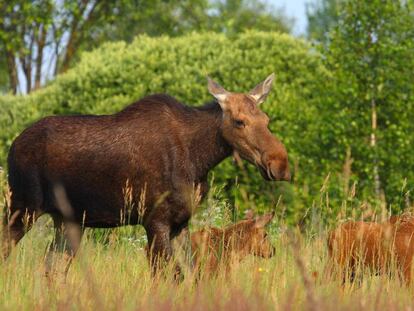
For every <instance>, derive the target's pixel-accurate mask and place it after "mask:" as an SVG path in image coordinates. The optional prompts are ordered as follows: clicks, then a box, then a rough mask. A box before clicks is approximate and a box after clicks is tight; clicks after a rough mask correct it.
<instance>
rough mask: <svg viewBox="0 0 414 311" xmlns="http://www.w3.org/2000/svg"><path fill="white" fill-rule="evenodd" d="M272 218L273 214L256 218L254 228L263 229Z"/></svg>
mask: <svg viewBox="0 0 414 311" xmlns="http://www.w3.org/2000/svg"><path fill="white" fill-rule="evenodd" d="M274 216H275V212H271V213H268V214H264V215H263V216H258V217H256V219H255V221H254V226H255V227H256V228H263V227H264V226H266V225H267V224H268V223H269V222H270V221H271V220H272V219H273V217H274Z"/></svg>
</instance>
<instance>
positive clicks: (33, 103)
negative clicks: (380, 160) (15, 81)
mask: <svg viewBox="0 0 414 311" xmlns="http://www.w3.org/2000/svg"><path fill="white" fill-rule="evenodd" d="M271 72H275V73H276V81H275V83H274V89H273V91H272V92H271V94H270V96H269V98H268V99H267V100H266V102H265V103H264V104H263V110H265V111H266V112H267V113H268V114H269V115H270V116H271V119H272V122H271V129H272V131H273V132H274V133H275V134H276V135H277V136H278V137H279V138H280V139H281V141H282V142H283V143H284V144H285V145H286V147H287V149H288V152H289V156H290V163H291V166H292V168H293V169H294V170H295V180H296V181H295V182H294V183H293V184H292V185H289V184H275V183H266V182H264V181H263V180H262V178H261V176H260V174H259V173H258V172H257V170H256V168H254V167H253V166H251V165H249V166H246V168H245V170H240V169H238V168H236V167H235V166H234V165H233V164H232V162H231V161H230V160H227V161H225V162H224V163H222V164H221V165H219V167H218V168H217V169H216V170H215V172H214V176H215V181H216V182H217V183H219V184H221V185H223V187H224V192H225V193H226V196H227V198H229V199H230V200H231V202H234V203H235V206H236V207H237V208H247V207H254V208H256V209H259V210H260V209H270V208H274V206H275V205H276V204H277V202H278V201H279V196H280V195H282V200H281V204H280V206H279V211H280V212H281V211H283V213H285V215H287V216H288V218H289V219H290V220H291V221H294V222H296V221H298V220H299V219H300V218H301V217H302V216H303V214H304V211H305V210H306V209H308V207H310V206H311V203H312V201H313V200H314V194H315V193H316V194H317V195H319V194H318V193H319V192H318V191H316V190H319V188H320V187H321V185H322V183H323V181H324V179H325V177H326V174H327V173H328V171H327V169H326V167H327V166H326V163H324V161H323V158H322V159H321V158H320V156H319V155H320V154H323V150H320V147H319V145H318V141H320V139H321V138H320V137H319V135H318V133H319V128H320V126H321V124H320V122H319V121H318V120H319V119H318V115H319V112H318V111H317V109H316V108H315V107H318V106H320V103H321V101H322V102H323V98H324V97H323V92H322V93H321V86H322V87H323V85H324V82H325V81H326V80H327V79H329V78H330V77H329V73H328V72H327V71H326V70H325V69H324V66H323V64H322V58H321V56H320V55H319V54H318V53H317V52H316V51H315V50H314V49H312V48H311V46H309V45H308V44H307V43H306V42H304V41H302V40H299V39H294V38H292V37H291V36H288V35H284V34H278V33H262V32H248V33H245V34H241V35H238V36H236V37H231V38H230V37H226V36H224V35H220V34H214V33H206V34H191V35H188V36H184V37H178V38H169V37H159V38H149V37H146V36H141V37H138V38H136V40H135V41H134V42H133V43H131V44H126V43H123V42H118V43H110V44H104V45H103V46H101V47H100V48H99V49H97V50H95V51H93V52H90V53H85V54H84V55H83V57H82V59H81V61H80V62H79V63H78V64H77V65H76V66H75V67H74V68H73V69H72V70H70V71H69V72H67V73H66V74H64V75H62V76H60V77H58V78H57V79H56V80H55V81H53V82H52V83H51V84H50V85H48V86H47V87H45V88H43V89H41V90H39V91H37V92H35V93H33V94H31V95H30V96H20V97H8V96H6V97H2V98H0V128H1V129H2V130H1V133H0V163H1V164H2V165H4V164H5V162H6V154H7V150H8V148H9V146H10V144H11V142H12V141H13V139H14V138H15V137H16V136H17V135H18V133H20V132H21V131H22V130H23V129H24V128H25V127H27V126H29V125H30V124H31V123H32V122H34V121H35V120H38V119H39V118H41V117H44V116H47V115H51V114H77V113H93V114H105V113H113V112H116V111H118V110H120V109H122V108H123V107H125V106H126V105H128V104H130V103H132V102H134V101H135V100H138V99H139V98H141V97H143V96H145V95H148V94H152V93H157V92H165V93H168V94H171V95H173V96H174V97H176V98H177V99H178V100H180V101H182V102H184V103H188V104H190V105H201V104H203V103H204V102H207V101H210V100H211V99H212V97H211V96H210V95H209V93H208V91H207V87H206V75H209V76H211V77H213V78H214V79H216V80H217V81H219V82H220V83H221V84H222V85H223V86H225V87H226V88H227V89H228V90H232V91H247V90H249V89H251V88H252V87H254V86H255V85H256V84H257V83H258V82H260V81H262V80H263V79H264V78H265V77H266V76H267V75H268V74H270V73H271ZM342 164H343V163H339V162H337V163H334V165H330V166H329V169H330V170H331V169H333V170H337V171H339V170H340V169H341V168H342ZM334 190H335V189H334ZM333 194H334V195H335V193H333ZM337 198H338V199H340V198H341V197H340V196H339V195H337ZM247 202H248V203H247ZM252 205H253V206H252Z"/></svg>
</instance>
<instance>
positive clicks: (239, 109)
mask: <svg viewBox="0 0 414 311" xmlns="http://www.w3.org/2000/svg"><path fill="white" fill-rule="evenodd" d="M273 79H274V74H271V75H270V76H268V77H267V78H266V79H265V80H264V81H263V82H261V83H259V84H258V85H257V86H256V87H255V88H253V89H252V90H251V91H250V92H248V93H232V92H229V91H227V90H225V89H224V88H223V87H222V86H220V85H219V84H218V83H217V82H215V81H213V80H211V79H210V78H208V89H209V91H210V93H211V94H212V95H213V96H214V97H215V98H216V100H217V101H218V103H219V105H220V107H221V109H222V110H223V119H222V124H221V131H222V135H223V137H224V139H225V140H226V141H227V143H228V144H229V145H230V146H231V147H232V148H233V151H235V152H237V153H238V154H239V155H240V156H241V157H242V158H243V159H245V160H247V161H248V162H250V163H252V164H254V165H256V166H257V167H258V168H259V170H260V173H261V175H262V176H263V178H264V179H266V180H285V181H289V180H290V171H289V164H288V155H287V151H286V148H285V146H284V145H283V144H282V143H281V142H280V141H279V140H278V139H277V138H276V137H275V136H273V135H272V133H271V132H270V130H269V127H268V126H269V117H268V116H267V115H266V114H265V113H264V112H263V111H261V110H260V107H259V106H260V104H261V103H263V102H264V101H265V99H266V97H267V95H268V94H269V92H270V89H271V86H272V82H273Z"/></svg>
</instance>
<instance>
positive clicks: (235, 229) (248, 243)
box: [183, 213, 275, 274]
mask: <svg viewBox="0 0 414 311" xmlns="http://www.w3.org/2000/svg"><path fill="white" fill-rule="evenodd" d="M273 217H274V213H269V214H265V215H263V216H257V217H255V218H253V217H248V218H247V219H245V220H242V221H240V222H238V223H236V224H234V225H231V226H228V227H226V228H224V229H220V228H214V227H209V228H204V229H202V230H199V231H196V232H193V233H191V261H192V265H193V268H194V271H195V272H197V273H202V272H203V273H206V274H211V273H216V272H217V271H218V270H219V267H220V265H222V266H223V267H224V268H225V269H226V271H228V270H229V269H230V265H231V263H232V262H234V261H241V260H242V259H243V258H244V257H246V256H247V255H255V256H260V257H263V258H270V257H272V256H273V255H274V253H275V249H274V247H273V245H272V244H271V243H270V240H269V238H268V236H267V233H266V231H265V226H266V225H267V224H268V223H269V222H270V221H271V220H272V219H273ZM183 246H184V245H183Z"/></svg>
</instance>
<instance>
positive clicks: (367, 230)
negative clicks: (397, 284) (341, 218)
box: [328, 215, 414, 283]
mask: <svg viewBox="0 0 414 311" xmlns="http://www.w3.org/2000/svg"><path fill="white" fill-rule="evenodd" d="M413 235H414V217H412V216H408V215H403V216H392V217H391V218H390V219H389V220H388V221H386V222H384V223H375V222H362V221H359V222H353V221H350V222H347V223H344V224H342V225H341V226H339V227H338V228H337V229H335V230H333V231H331V232H330V233H329V237H328V250H329V256H330V258H331V260H332V263H334V264H335V265H336V268H337V269H339V270H341V271H342V273H343V277H344V281H345V274H348V277H349V278H350V279H351V281H353V279H354V278H355V274H356V272H357V271H356V270H357V268H358V266H359V265H360V266H361V267H368V268H369V269H370V270H371V271H373V272H375V273H387V272H389V271H390V266H391V264H392V263H393V262H395V264H396V266H397V268H398V269H399V271H400V273H401V274H402V276H403V278H404V280H405V281H406V282H407V283H410V282H411V273H412V271H411V269H412V267H411V266H412V259H413V255H414V236H413Z"/></svg>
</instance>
